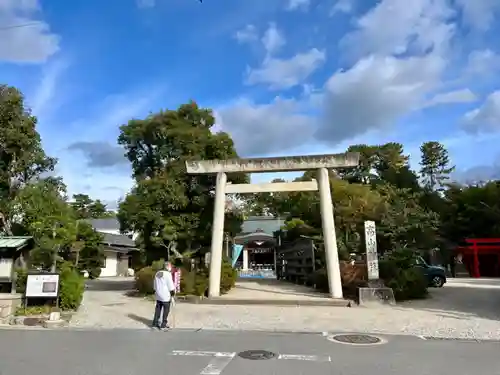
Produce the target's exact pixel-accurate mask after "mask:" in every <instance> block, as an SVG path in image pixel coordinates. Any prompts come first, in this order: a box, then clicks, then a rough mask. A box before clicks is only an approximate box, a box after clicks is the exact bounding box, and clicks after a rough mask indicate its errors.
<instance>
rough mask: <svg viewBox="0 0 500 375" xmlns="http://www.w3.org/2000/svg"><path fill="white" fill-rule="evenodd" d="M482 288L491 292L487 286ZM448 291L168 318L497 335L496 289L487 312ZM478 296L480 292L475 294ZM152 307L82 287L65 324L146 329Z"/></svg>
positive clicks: (189, 310) (206, 310)
mask: <svg viewBox="0 0 500 375" xmlns="http://www.w3.org/2000/svg"><path fill="white" fill-rule="evenodd" d="M454 289H455V288H454ZM482 290H483V291H488V292H490V293H491V292H492V291H491V289H486V288H484V289H482ZM450 291H451V289H448V291H447V289H445V288H443V289H441V290H438V291H433V293H436V294H437V295H438V296H437V298H432V299H430V300H423V301H413V302H410V303H405V304H401V305H398V306H396V307H379V308H361V307H353V308H344V307H326V306H324V307H323V306H322V307H312V306H296V307H295V306H286V307H276V306H255V305H253V306H231V305H227V306H220V305H219V306H218V305H195V304H185V303H178V304H177V305H176V306H175V308H174V310H173V312H172V315H171V319H170V323H171V324H172V325H174V327H175V328H187V329H218V330H264V331H306V332H371V333H381V334H409V335H418V336H437V337H448V338H475V339H500V317H499V316H498V313H497V312H496V311H500V310H499V309H498V303H499V302H500V299H497V297H499V294H492V295H490V296H489V297H488V298H487V299H486V300H488V301H490V302H491V305H492V306H493V305H494V307H495V308H496V311H493V312H489V313H487V311H488V310H487V309H486V307H485V306H484V304H483V305H481V306H476V308H477V310H478V311H477V312H474V311H469V310H473V308H474V304H473V303H469V302H470V301H469V299H467V298H464V296H463V294H464V292H463V290H462V289H455V290H454V292H451V293H450ZM498 291H500V289H498ZM471 292H473V290H471ZM446 293H448V294H451V295H452V296H454V297H455V298H456V297H458V296H462V299H465V300H466V301H467V302H468V303H467V304H466V305H465V306H462V305H460V303H458V302H457V306H456V309H455V310H456V311H451V310H450V309H448V310H446V309H443V308H442V307H441V306H440V304H441V305H443V306H444V305H445V304H444V303H443V301H442V300H443V297H445V296H447V294H446ZM476 297H477V295H476ZM480 298H481V299H484V298H485V297H484V296H483V295H481V297H480ZM445 300H446V299H445ZM476 302H478V301H476ZM481 302H484V300H482V301H481ZM447 303H448V304H449V303H450V301H447ZM492 306H490V307H492ZM153 309H154V304H153V303H152V302H151V301H147V300H144V299H139V298H132V297H127V296H125V295H124V294H123V292H118V291H105V292H102V291H87V292H86V296H85V303H84V306H82V308H81V309H80V311H79V312H78V313H77V314H76V315H75V317H74V318H73V320H72V323H71V325H72V326H73V327H81V328H135V329H148V326H147V324H149V323H150V321H151V318H152V315H153ZM459 310H464V311H459ZM495 313H496V315H495Z"/></svg>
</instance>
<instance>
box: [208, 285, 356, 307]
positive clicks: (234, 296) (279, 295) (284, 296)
mask: <svg viewBox="0 0 500 375" xmlns="http://www.w3.org/2000/svg"><path fill="white" fill-rule="evenodd" d="M215 301H216V303H217V304H218V303H219V301H220V303H221V304H235V305H236V304H242V305H243V304H252V305H259V304H262V305H273V304H274V305H281V306H286V305H301V306H315V305H317V306H331V305H335V306H347V305H348V303H349V301H347V300H335V299H332V298H330V297H329V296H328V295H327V294H326V293H320V292H318V291H317V290H315V289H313V288H310V287H307V286H303V285H296V284H292V283H289V282H286V281H281V280H275V279H239V280H238V281H237V282H236V286H235V287H234V288H233V289H232V290H231V291H230V292H229V293H227V294H224V295H222V296H221V297H219V298H217V299H215ZM207 303H210V302H207Z"/></svg>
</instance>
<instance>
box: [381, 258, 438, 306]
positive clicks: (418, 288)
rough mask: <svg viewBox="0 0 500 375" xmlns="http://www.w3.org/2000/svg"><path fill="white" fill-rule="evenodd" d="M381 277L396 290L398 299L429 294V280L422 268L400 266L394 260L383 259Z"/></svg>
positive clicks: (395, 296)
mask: <svg viewBox="0 0 500 375" xmlns="http://www.w3.org/2000/svg"><path fill="white" fill-rule="evenodd" d="M379 270H380V278H381V279H382V280H384V284H385V285H386V286H387V287H388V288H392V290H393V291H394V298H396V301H404V300H410V299H420V298H425V297H426V296H427V293H428V290H427V286H428V283H427V280H426V279H425V276H424V275H423V274H422V272H420V270H418V269H416V268H414V267H410V268H407V269H402V268H399V267H398V265H397V263H396V262H395V261H393V260H390V259H389V260H383V261H381V262H380V265H379Z"/></svg>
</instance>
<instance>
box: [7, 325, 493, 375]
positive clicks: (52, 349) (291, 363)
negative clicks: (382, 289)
mask: <svg viewBox="0 0 500 375" xmlns="http://www.w3.org/2000/svg"><path fill="white" fill-rule="evenodd" d="M382 338H383V339H384V341H382V343H379V344H376V345H352V344H340V343H336V342H332V341H329V340H328V337H325V336H324V335H321V334H302V333H299V334H294V333H271V332H262V333H261V332H235V331H232V332H221V331H198V332H195V331H170V332H159V331H145V330H137V331H136V330H101V331H97V330H96V331H91V330H89V331H83V330H54V331H50V330H20V329H16V330H8V329H2V330H0V374H1V375H29V374H43V375H160V374H168V375H219V374H223V375H281V374H283V375H299V374H340V375H362V374H374V375H390V374H398V375H426V374H432V375H450V374H453V375H472V374H474V375H481V374H485V375H496V374H499V375H500V343H498V342H462V341H451V340H432V339H429V340H423V339H421V338H418V337H408V336H384V337H382ZM246 350H263V351H270V352H272V353H274V356H273V357H272V358H271V359H257V360H250V359H243V358H241V357H240V356H239V355H238V353H239V352H242V351H246Z"/></svg>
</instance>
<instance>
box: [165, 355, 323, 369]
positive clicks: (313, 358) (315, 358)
mask: <svg viewBox="0 0 500 375" xmlns="http://www.w3.org/2000/svg"><path fill="white" fill-rule="evenodd" d="M171 354H172V355H175V356H193V357H213V358H214V359H213V360H212V361H211V362H210V364H209V365H208V366H207V367H206V368H205V369H204V370H203V372H202V373H201V374H202V375H217V374H219V373H218V372H214V371H217V370H216V369H217V368H221V366H222V364H224V367H225V366H227V365H228V364H229V362H231V360H232V359H233V358H234V357H235V356H236V353H235V352H210V351H191V350H173V351H172V353H171ZM223 359H224V360H223ZM277 359H281V360H294V361H309V362H331V361H332V359H331V357H330V356H327V355H323V356H322V355H306V354H278V357H277ZM226 361H227V363H226ZM221 371H222V370H221Z"/></svg>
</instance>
